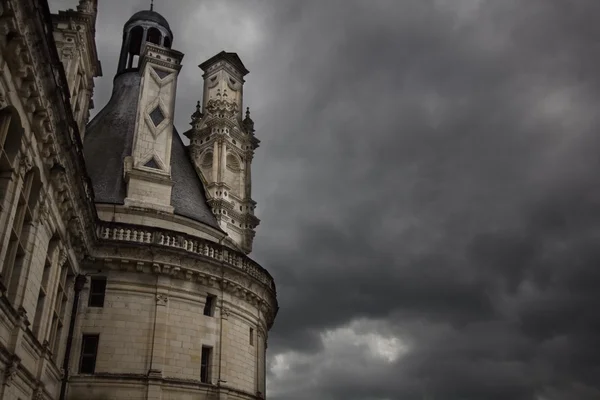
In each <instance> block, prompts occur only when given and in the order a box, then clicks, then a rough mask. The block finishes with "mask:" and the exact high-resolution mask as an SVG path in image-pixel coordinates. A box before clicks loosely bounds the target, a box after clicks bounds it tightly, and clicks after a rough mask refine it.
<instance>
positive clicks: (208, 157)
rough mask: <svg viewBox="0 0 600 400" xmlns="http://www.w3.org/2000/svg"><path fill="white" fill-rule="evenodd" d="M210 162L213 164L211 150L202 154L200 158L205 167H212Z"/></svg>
mask: <svg viewBox="0 0 600 400" xmlns="http://www.w3.org/2000/svg"><path fill="white" fill-rule="evenodd" d="M212 164H213V153H212V151H209V152H207V153H206V154H204V157H203V158H202V166H203V167H206V168H210V167H212Z"/></svg>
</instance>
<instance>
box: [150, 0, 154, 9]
mask: <svg viewBox="0 0 600 400" xmlns="http://www.w3.org/2000/svg"><path fill="white" fill-rule="evenodd" d="M150 11H154V0H150Z"/></svg>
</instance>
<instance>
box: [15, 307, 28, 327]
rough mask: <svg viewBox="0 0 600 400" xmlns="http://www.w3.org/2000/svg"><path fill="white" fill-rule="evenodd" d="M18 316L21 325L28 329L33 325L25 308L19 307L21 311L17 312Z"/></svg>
mask: <svg viewBox="0 0 600 400" xmlns="http://www.w3.org/2000/svg"><path fill="white" fill-rule="evenodd" d="M17 315H18V318H19V321H20V322H21V324H23V326H25V327H27V326H29V325H31V323H30V322H29V318H28V317H27V310H25V309H24V308H23V307H19V309H18V310H17Z"/></svg>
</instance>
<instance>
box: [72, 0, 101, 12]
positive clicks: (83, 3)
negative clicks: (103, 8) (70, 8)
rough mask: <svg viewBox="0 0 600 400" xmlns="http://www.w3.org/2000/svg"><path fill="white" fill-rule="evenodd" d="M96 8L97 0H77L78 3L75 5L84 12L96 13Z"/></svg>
mask: <svg viewBox="0 0 600 400" xmlns="http://www.w3.org/2000/svg"><path fill="white" fill-rule="evenodd" d="M97 9H98V1H97V0H79V4H78V5H77V11H79V12H80V13H84V14H94V15H95V14H96V11H97Z"/></svg>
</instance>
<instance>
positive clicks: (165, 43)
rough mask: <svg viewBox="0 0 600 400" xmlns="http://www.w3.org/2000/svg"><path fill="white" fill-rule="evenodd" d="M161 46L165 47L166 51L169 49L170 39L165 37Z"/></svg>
mask: <svg viewBox="0 0 600 400" xmlns="http://www.w3.org/2000/svg"><path fill="white" fill-rule="evenodd" d="M163 46H165V47H166V48H167V49H170V48H171V38H170V37H168V36H165V41H164V43H163Z"/></svg>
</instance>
